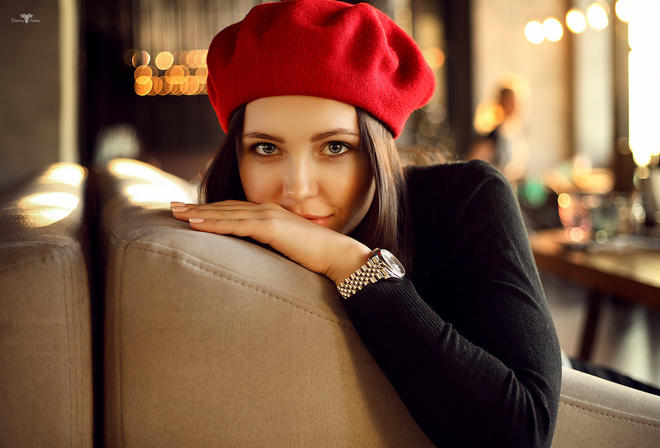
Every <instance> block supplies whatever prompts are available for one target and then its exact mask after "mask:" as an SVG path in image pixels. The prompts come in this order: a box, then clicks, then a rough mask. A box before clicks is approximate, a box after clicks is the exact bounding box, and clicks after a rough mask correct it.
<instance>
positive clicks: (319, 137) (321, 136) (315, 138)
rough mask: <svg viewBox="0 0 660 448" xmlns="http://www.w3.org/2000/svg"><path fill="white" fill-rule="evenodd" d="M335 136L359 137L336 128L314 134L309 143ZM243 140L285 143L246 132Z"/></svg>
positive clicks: (344, 129) (355, 133) (257, 133)
mask: <svg viewBox="0 0 660 448" xmlns="http://www.w3.org/2000/svg"><path fill="white" fill-rule="evenodd" d="M335 135H351V136H355V137H358V138H359V137H360V134H358V133H357V132H355V131H352V130H350V129H346V128H336V129H331V130H329V131H326V132H322V133H320V134H316V135H315V136H313V137H312V138H311V140H310V141H311V142H318V141H321V140H325V139H327V138H330V137H333V136H335ZM243 138H254V139H260V140H270V141H272V142H275V143H285V141H284V139H283V138H282V137H278V136H276V135H271V134H266V133H264V132H248V133H246V134H243Z"/></svg>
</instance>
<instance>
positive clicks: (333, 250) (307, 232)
mask: <svg viewBox="0 0 660 448" xmlns="http://www.w3.org/2000/svg"><path fill="white" fill-rule="evenodd" d="M171 205H172V213H173V214H174V217H175V218H177V219H180V220H182V221H188V222H189V223H190V226H191V227H192V228H193V229H195V230H199V231H202V232H209V233H217V234H220V235H235V236H241V237H250V238H252V239H254V240H256V241H259V242H260V243H264V244H268V245H269V246H271V247H272V248H273V249H275V250H276V251H278V252H280V253H281V254H283V255H285V256H286V257H288V258H290V259H291V260H293V261H295V262H296V263H298V264H300V265H301V266H303V267H305V268H307V269H309V270H310V271H314V272H317V273H319V274H323V275H325V276H327V277H328V278H330V279H331V280H332V281H334V282H335V284H336V285H338V284H340V283H341V282H342V281H344V280H345V279H346V278H347V277H348V276H350V275H351V274H352V273H353V272H355V271H356V270H357V269H358V268H359V267H360V266H362V265H363V264H364V263H366V262H367V259H368V258H369V255H370V254H371V250H370V249H369V248H368V247H367V246H365V245H364V244H362V243H360V242H359V241H357V240H354V239H353V238H351V237H349V236H346V235H343V234H341V233H339V232H335V231H334V230H330V229H327V228H325V227H323V226H321V225H319V224H316V223H313V222H310V221H308V220H307V219H305V218H303V217H301V216H298V215H296V214H295V213H292V212H290V211H288V210H286V209H284V208H282V207H280V206H279V205H277V204H273V203H266V204H255V203H252V202H243V201H223V202H216V203H212V204H201V205H196V204H183V203H180V202H173V203H172V204H171Z"/></svg>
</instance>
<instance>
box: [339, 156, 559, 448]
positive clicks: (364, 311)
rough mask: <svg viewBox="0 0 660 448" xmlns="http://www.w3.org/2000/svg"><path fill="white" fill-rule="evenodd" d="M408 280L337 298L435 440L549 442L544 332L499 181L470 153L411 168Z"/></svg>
mask: <svg viewBox="0 0 660 448" xmlns="http://www.w3.org/2000/svg"><path fill="white" fill-rule="evenodd" d="M407 198H408V208H409V213H410V217H409V218H410V223H411V225H412V234H413V236H412V243H413V246H414V252H413V272H412V276H411V278H409V279H408V278H404V279H402V280H394V279H388V280H383V281H379V282H377V283H375V284H372V285H369V286H367V287H365V288H364V289H363V290H361V291H359V292H358V293H357V294H355V295H354V296H353V297H351V298H350V299H348V300H346V301H345V305H346V308H347V310H348V312H349V314H350V317H351V319H352V320H353V323H354V325H355V328H356V330H357V331H358V333H359V335H360V337H361V338H362V340H363V341H364V343H365V345H366V347H367V348H368V349H369V351H370V353H371V354H372V356H373V357H374V359H375V360H376V362H377V363H378V364H379V366H380V367H381V369H382V370H383V371H384V372H385V374H386V375H387V377H388V379H389V380H390V382H391V383H392V385H393V386H394V388H395V389H396V391H397V393H398V394H399V396H400V397H401V399H402V401H403V402H404V403H405V405H406V407H407V408H408V410H409V411H410V413H411V415H412V416H413V417H414V419H415V421H416V422H417V423H418V424H419V426H420V427H421V428H422V430H423V431H424V432H425V433H426V435H427V436H428V437H429V438H430V440H431V441H432V442H434V443H435V444H436V445H438V446H489V447H492V446H506V447H516V446H520V447H546V446H550V443H551V441H552V434H553V431H554V426H555V421H556V418H557V408H558V404H559V391H560V386H561V358H560V350H559V343H558V340H557V335H556V331H555V328H554V325H553V322H552V319H551V317H550V314H549V311H548V308H547V304H546V301H545V296H544V293H543V290H542V287H541V283H540V280H539V277H538V272H537V270H536V265H535V263H534V260H533V257H532V253H531V250H530V247H529V243H528V239H527V234H526V232H525V228H524V226H523V223H522V218H521V214H520V209H519V207H518V203H517V201H516V197H515V194H514V192H513V189H512V188H511V186H510V185H509V183H508V181H507V180H506V179H505V178H504V177H503V176H502V175H501V174H500V173H499V172H498V171H496V170H495V169H494V168H492V167H490V166H489V165H487V164H485V163H482V162H470V163H459V164H447V165H439V166H433V167H425V168H411V169H409V170H408V172H407Z"/></svg>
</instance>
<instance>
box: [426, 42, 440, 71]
mask: <svg viewBox="0 0 660 448" xmlns="http://www.w3.org/2000/svg"><path fill="white" fill-rule="evenodd" d="M422 55H423V56H424V59H425V60H426V62H427V63H428V64H429V66H430V67H431V68H432V69H433V70H437V69H439V68H440V67H442V66H443V65H444V63H445V54H444V53H443V52H442V50H441V49H439V48H437V47H431V48H427V49H426V50H424V51H423V52H422Z"/></svg>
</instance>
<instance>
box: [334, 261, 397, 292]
mask: <svg viewBox="0 0 660 448" xmlns="http://www.w3.org/2000/svg"><path fill="white" fill-rule="evenodd" d="M405 273H406V271H405V269H404V268H403V265H402V264H401V262H400V261H399V260H397V258H396V257H395V256H394V255H392V253H391V252H389V251H387V250H385V249H374V250H373V252H371V256H369V260H367V262H366V263H365V264H364V265H362V266H361V267H360V269H358V270H357V271H355V272H354V273H352V274H351V276H350V277H348V278H347V279H346V280H344V281H343V282H341V283H340V284H339V286H337V289H339V293H340V294H341V295H342V297H343V298H344V299H348V298H349V297H351V296H352V295H353V294H355V293H356V292H358V291H359V290H361V289H362V288H364V287H365V286H366V285H368V284H369V283H376V282H377V281H378V280H381V279H384V278H391V277H394V278H401V277H403V276H404V275H405Z"/></svg>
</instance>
